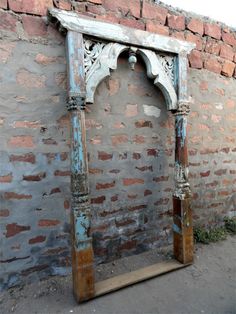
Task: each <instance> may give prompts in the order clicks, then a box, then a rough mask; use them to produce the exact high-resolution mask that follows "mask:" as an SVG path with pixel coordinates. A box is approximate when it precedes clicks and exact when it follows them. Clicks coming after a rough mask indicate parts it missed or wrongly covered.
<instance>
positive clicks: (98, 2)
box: [88, 0, 102, 4]
mask: <svg viewBox="0 0 236 314" xmlns="http://www.w3.org/2000/svg"><path fill="white" fill-rule="evenodd" d="M88 2H91V3H95V4H102V0H88Z"/></svg>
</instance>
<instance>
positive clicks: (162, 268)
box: [95, 260, 190, 297]
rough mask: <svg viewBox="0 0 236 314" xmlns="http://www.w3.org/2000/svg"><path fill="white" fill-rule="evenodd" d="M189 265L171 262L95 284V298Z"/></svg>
mask: <svg viewBox="0 0 236 314" xmlns="http://www.w3.org/2000/svg"><path fill="white" fill-rule="evenodd" d="M188 265H190V264H181V263H179V262H177V261H176V260H170V261H165V262H161V263H157V264H154V265H151V266H148V267H144V268H140V269H138V270H135V271H132V272H130V273H125V274H122V275H119V276H115V277H113V278H109V279H106V280H103V281H100V282H98V283H95V297H98V296H100V295H103V294H106V293H110V292H112V291H116V290H118V289H121V288H124V287H127V286H130V285H133V284H135V283H138V282H140V281H144V280H147V279H150V278H153V277H156V276H159V275H162V274H165V273H168V272H170V271H173V270H176V269H179V268H183V267H186V266H188Z"/></svg>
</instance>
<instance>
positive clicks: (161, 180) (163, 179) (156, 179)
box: [153, 176, 169, 182]
mask: <svg viewBox="0 0 236 314" xmlns="http://www.w3.org/2000/svg"><path fill="white" fill-rule="evenodd" d="M168 179H169V176H161V177H156V178H153V181H154V182H163V181H168Z"/></svg>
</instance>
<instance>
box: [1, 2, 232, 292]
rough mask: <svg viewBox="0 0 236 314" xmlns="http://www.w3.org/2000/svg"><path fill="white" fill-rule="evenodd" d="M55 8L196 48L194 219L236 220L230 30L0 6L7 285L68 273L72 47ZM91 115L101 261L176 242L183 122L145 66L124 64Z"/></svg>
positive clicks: (195, 21)
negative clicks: (178, 131)
mask: <svg viewBox="0 0 236 314" xmlns="http://www.w3.org/2000/svg"><path fill="white" fill-rule="evenodd" d="M51 6H55V7H58V8H61V9H65V10H75V11H77V12H80V13H82V14H85V15H87V16H90V17H94V18H97V19H100V20H106V21H110V22H111V23H120V24H123V25H127V26H131V27H135V28H139V29H144V30H145V29H146V30H148V31H152V32H157V33H159V34H164V35H168V36H173V37H177V38H180V39H186V40H188V41H193V42H195V43H196V44H197V47H196V50H194V51H193V52H192V53H191V55H190V56H189V64H190V67H191V68H190V71H189V89H190V94H191V95H192V96H193V98H194V99H195V103H194V104H193V105H192V108H191V114H190V117H189V160H190V184H191V188H192V191H193V202H192V207H193V211H194V222H195V224H196V223H202V224H205V225H210V224H215V223H219V222H220V221H221V220H222V218H223V217H224V216H225V215H234V214H235V208H236V179H235V173H236V146H235V131H236V130H235V125H236V122H235V121H236V115H235V108H236V80H235V78H236V72H235V63H236V34H235V32H234V31H233V30H232V29H230V28H228V27H226V26H225V25H222V24H220V23H216V22H212V21H210V20H204V19H202V18H200V17H198V16H193V15H189V14H187V13H186V12H178V11H176V10H174V9H173V8H169V7H167V6H166V7H164V6H160V5H158V4H154V3H153V2H152V1H138V0H132V1H123V0H119V1H108V0H90V1H66V0H64V1H59V0H55V1H51V0H44V1H42V0H41V1H30V2H29V1H27V0H21V1H19V0H18V1H17V0H8V1H7V0H0V38H1V39H0V131H1V132H0V145H1V146H0V147H1V148H0V159H1V164H0V165H1V166H0V201H1V203H0V217H1V220H0V233H1V236H0V263H1V264H0V265H1V267H0V269H1V275H0V286H1V287H7V286H13V285H15V284H17V283H20V282H22V281H24V282H25V281H31V280H34V279H37V278H42V277H45V276H47V275H48V274H65V273H67V272H68V271H69V269H70V268H69V267H68V266H70V236H69V230H70V226H69V212H70V197H69V180H70V177H69V176H70V172H69V145H70V143H69V120H68V115H67V112H66V109H65V102H66V74H65V68H66V59H65V46H64V38H63V37H61V35H60V34H59V33H58V32H57V31H56V30H55V29H54V28H53V27H52V26H51V25H48V24H47V22H46V18H45V15H46V11H47V8H48V7H51ZM145 106H146V107H145ZM150 106H153V107H154V109H155V110H154V112H155V115H156V116H155V115H154V116H153V115H152V116H150V115H148V114H147V112H148V109H147V108H148V107H150ZM87 111H88V112H87V114H86V118H87V121H86V125H87V144H88V152H89V168H90V170H89V172H90V177H89V180H90V186H91V202H92V212H93V218H92V219H93V228H92V233H93V237H94V248H95V255H96V261H97V263H99V262H103V261H108V260H112V259H115V258H118V257H120V256H123V255H127V254H133V253H138V252H141V251H142V250H145V249H149V248H151V247H153V246H163V245H166V244H168V243H171V210H172V204H171V189H172V186H173V177H172V176H173V160H174V156H173V145H174V137H173V135H174V134H173V117H172V116H171V115H168V114H167V112H166V110H165V103H164V100H163V97H162V95H161V93H160V92H159V91H158V90H156V89H155V88H154V87H153V85H152V84H151V82H150V81H148V79H147V78H146V75H145V68H144V66H143V64H142V61H141V60H140V62H139V64H138V66H137V67H136V71H135V72H131V71H130V70H129V69H128V66H127V58H124V56H123V57H121V58H120V60H119V67H118V70H117V71H115V72H114V73H112V76H111V77H110V78H109V79H107V80H105V81H104V82H102V83H101V85H100V86H99V88H98V90H97V92H96V101H95V104H94V105H91V106H89V108H88V110H87Z"/></svg>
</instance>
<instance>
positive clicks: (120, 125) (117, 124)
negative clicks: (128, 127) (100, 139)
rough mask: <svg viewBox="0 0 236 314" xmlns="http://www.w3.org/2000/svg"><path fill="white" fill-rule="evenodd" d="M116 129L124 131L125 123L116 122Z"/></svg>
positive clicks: (114, 126) (114, 125)
mask: <svg viewBox="0 0 236 314" xmlns="http://www.w3.org/2000/svg"><path fill="white" fill-rule="evenodd" d="M112 127H113V128H114V129H124V128H125V124H124V123H123V122H115V123H114V124H113V126H112Z"/></svg>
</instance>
